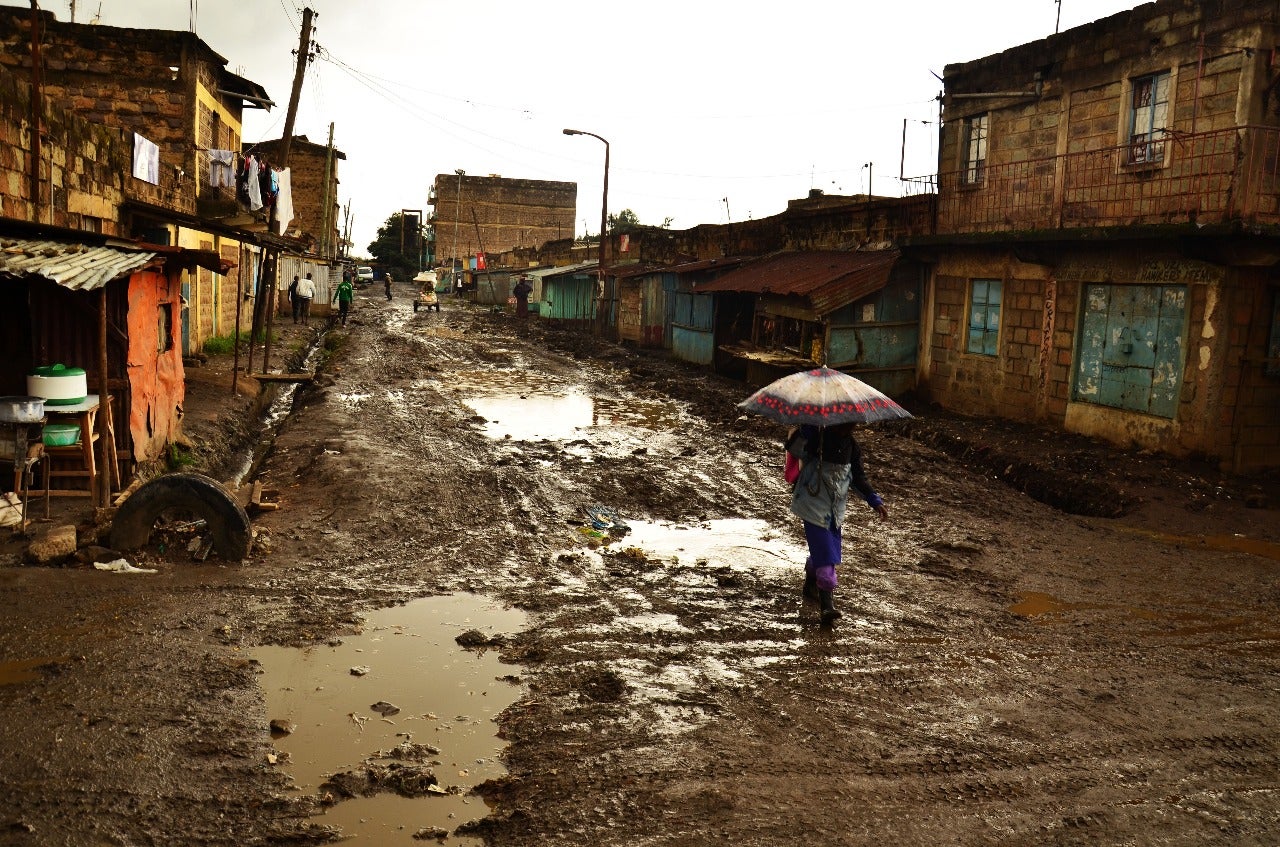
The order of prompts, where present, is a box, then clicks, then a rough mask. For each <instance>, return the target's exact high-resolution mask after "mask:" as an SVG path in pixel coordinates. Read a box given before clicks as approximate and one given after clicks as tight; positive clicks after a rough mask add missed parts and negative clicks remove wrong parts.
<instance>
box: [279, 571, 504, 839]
mask: <svg viewBox="0 0 1280 847" xmlns="http://www.w3.org/2000/svg"><path fill="white" fill-rule="evenodd" d="M524 623H525V618H524V615H523V613H521V612H518V611H514V610H508V609H503V608H502V607H500V606H497V605H495V604H493V603H491V602H489V601H487V600H485V599H483V598H481V597H478V596H475V595H453V596H446V597H432V598H427V599H423V600H416V601H413V602H411V603H409V604H406V605H404V606H399V607H394V608H389V609H382V610H379V611H378V612H375V613H372V614H370V615H369V616H368V617H367V618H366V622H365V626H364V629H363V631H362V632H361V633H360V634H359V635H356V636H352V637H348V638H346V639H344V640H343V641H342V642H341V643H336V644H335V645H332V646H328V645H326V646H320V647H312V648H308V649H304V650H299V649H294V648H284V647H264V648H260V649H258V650H256V651H254V657H255V658H256V659H257V660H258V661H259V663H260V664H261V666H262V674H263V675H262V678H261V684H262V688H263V691H264V693H265V696H266V700H267V716H268V718H269V719H270V720H273V721H288V722H289V723H290V724H292V728H293V731H292V732H291V733H290V734H287V735H279V734H276V737H275V739H274V744H275V749H276V754H277V755H278V756H279V764H280V766H281V767H282V768H284V769H285V770H286V772H287V773H288V774H289V775H290V776H291V778H292V779H293V781H294V784H295V787H296V790H297V791H299V792H300V793H303V794H310V795H315V796H317V797H321V798H324V801H325V802H334V801H336V802H334V805H331V806H329V807H328V808H327V810H326V812H325V813H324V814H323V815H319V816H317V818H316V821H317V822H318V823H322V824H324V825H327V826H334V827H339V828H341V830H342V833H343V835H344V836H345V837H347V838H348V839H350V840H351V841H352V842H353V843H360V844H378V845H384V844H385V845H393V844H405V845H409V844H421V843H423V842H422V841H421V840H415V839H414V838H413V835H414V834H415V833H418V832H420V831H422V830H429V831H430V830H434V831H440V832H449V833H452V832H453V831H454V830H455V829H456V828H457V827H458V826H459V825H461V824H463V823H466V822H469V821H474V820H478V819H480V818H482V817H484V816H485V815H486V814H487V813H488V811H489V810H488V808H487V807H486V805H485V803H484V802H483V801H482V800H481V799H480V798H478V797H474V796H467V794H468V792H469V791H470V790H471V789H472V788H473V787H474V786H476V785H477V784H479V783H481V782H483V781H484V780H487V779H492V778H494V777H498V776H501V775H502V774H504V773H505V768H504V767H503V766H502V764H501V763H500V762H499V760H498V756H499V754H500V753H501V751H502V749H503V747H504V746H505V745H504V743H503V742H502V741H500V740H499V739H498V738H497V736H496V732H497V727H496V725H495V724H494V722H493V721H494V718H495V717H496V716H497V715H498V714H499V713H500V712H501V711H502V710H503V709H505V708H507V707H508V706H510V705H511V704H512V703H514V702H515V701H516V700H517V699H518V698H519V696H520V694H521V693H522V690H521V686H520V685H519V683H518V679H517V678H516V677H515V676H514V675H513V670H514V669H513V668H512V667H511V666H510V665H504V664H501V663H500V662H499V661H498V655H497V651H496V650H493V649H489V650H483V649H482V650H474V649H473V650H464V649H463V648H462V647H460V646H459V645H458V644H457V642H456V641H455V639H456V638H457V637H458V636H459V635H461V634H462V633H464V632H468V631H470V630H477V631H479V632H480V633H481V634H482V635H484V636H485V637H486V638H489V639H492V638H493V637H494V636H499V635H502V634H504V633H511V632H515V631H517V630H519V629H520V628H522V627H523V626H524ZM374 773H376V774H379V775H381V776H383V777H388V778H387V779H381V778H378V779H370V778H368V775H369V774H374ZM335 774H348V776H347V777H340V778H339V779H338V780H331V777H333V775H335ZM406 774H409V775H411V776H409V777H406ZM352 775H354V776H352ZM432 778H434V780H435V784H429V783H431V781H432ZM375 783H376V784H375ZM352 786H355V787H356V788H357V790H356V791H354V792H351V791H350V790H349V789H350V788H351V787H352ZM374 789H377V790H376V791H375V790H374ZM366 791H367V792H368V793H370V795H371V796H355V797H350V798H348V799H342V797H344V796H345V795H346V794H347V793H355V794H357V795H359V794H362V793H365V792H366ZM397 791H404V793H408V794H411V795H413V796H408V797H406V796H401V794H399V793H396V792H397ZM326 795H328V796H327V798H326ZM444 843H446V844H450V845H479V844H480V843H481V842H480V841H478V840H475V839H470V838H465V837H458V836H450V837H449V838H448V839H447V840H446V841H445V842H444Z"/></svg>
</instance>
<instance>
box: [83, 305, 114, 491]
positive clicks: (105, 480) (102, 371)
mask: <svg viewBox="0 0 1280 847" xmlns="http://www.w3.org/2000/svg"><path fill="white" fill-rule="evenodd" d="M110 408H111V384H110V379H109V378H108V374H107V286H106V285H104V286H102V288H100V289H99V290H98V417H97V419H96V420H95V422H94V424H95V426H96V427H97V429H98V449H99V450H100V451H101V456H102V460H101V461H100V462H98V468H99V473H98V490H97V491H94V492H90V493H91V494H92V496H93V497H94V498H95V502H96V504H97V505H99V506H102V507H104V508H105V507H107V506H110V505H111V471H110V469H109V468H108V462H109V461H110V459H111V457H110V454H109V453H108V451H107V439H108V438H110V437H112V436H111V426H110V416H111V412H110ZM80 437H81V438H89V439H92V438H93V434H92V433H88V432H82V433H81V434H80ZM89 449H90V450H92V449H93V448H92V446H90V448H89Z"/></svg>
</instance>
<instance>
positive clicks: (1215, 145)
mask: <svg viewBox="0 0 1280 847" xmlns="http://www.w3.org/2000/svg"><path fill="white" fill-rule="evenodd" d="M1161 146H1162V148H1163V149H1162V151H1161V153H1162V155H1161V156H1160V157H1159V160H1158V161H1151V159H1152V158H1154V157H1151V156H1135V155H1134V151H1133V149H1132V148H1131V147H1130V146H1129V145H1120V146H1117V147H1108V148H1105V149H1102V150H1092V151H1087V152H1082V153H1068V154H1065V155H1062V156H1052V157H1047V158H1043V159H1031V160H1028V161H1023V162H1013V163H1008V164H995V165H988V166H987V167H986V168H985V171H984V174H983V179H982V181H981V182H980V183H978V184H972V183H971V182H966V177H970V179H971V178H972V175H971V173H969V172H967V171H955V172H952V173H944V174H940V175H939V176H938V177H936V178H933V177H926V178H923V179H920V180H913V181H910V182H909V184H908V186H907V188H908V193H925V192H928V191H930V190H936V191H937V197H938V200H937V203H938V216H937V229H936V232H937V233H938V234H947V233H979V232H1007V231H1014V230H1043V229H1067V228H1079V227H1110V226H1134V225H1140V224H1172V223H1198V224H1201V225H1204V224H1212V223H1225V222H1229V221H1241V222H1244V223H1249V224H1280V129H1277V128H1274V127H1261V126H1248V127H1238V128H1232V129H1228V130H1219V131H1215V132H1205V133H1196V134H1194V135H1192V134H1174V133H1169V134H1167V136H1166V138H1165V140H1164V141H1163V142H1162V144H1161ZM1150 148H1151V145H1146V147H1145V148H1144V149H1146V150H1148V151H1149V150H1150Z"/></svg>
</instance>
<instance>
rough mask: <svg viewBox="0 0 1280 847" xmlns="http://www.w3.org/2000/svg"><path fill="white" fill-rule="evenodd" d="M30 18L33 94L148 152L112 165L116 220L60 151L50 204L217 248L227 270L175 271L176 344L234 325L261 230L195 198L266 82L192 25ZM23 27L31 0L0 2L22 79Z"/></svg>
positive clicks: (135, 230) (142, 233) (136, 234)
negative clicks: (241, 71)
mask: <svg viewBox="0 0 1280 847" xmlns="http://www.w3.org/2000/svg"><path fill="white" fill-rule="evenodd" d="M38 21H39V28H40V30H41V32H40V36H41V37H40V44H41V48H40V56H41V63H42V67H41V74H40V76H41V78H42V83H41V96H42V98H43V100H44V102H46V103H47V104H48V105H49V107H50V109H51V110H53V111H54V112H60V113H64V114H70V115H76V116H77V117H79V118H81V119H83V120H84V121H86V122H88V123H90V124H95V125H99V126H101V127H104V128H110V129H114V130H123V131H125V132H126V133H128V134H129V136H130V138H129V143H130V144H132V145H133V150H132V164H133V165H134V167H135V168H136V167H137V166H138V164H139V158H140V156H150V155H152V153H153V154H154V158H153V159H152V161H153V163H154V164H153V165H152V166H151V167H150V168H149V169H148V168H145V167H144V168H142V172H143V173H145V174H146V176H142V177H140V176H136V175H135V174H134V172H133V171H134V168H131V169H129V170H125V171H123V172H121V173H120V174H119V185H120V188H119V190H120V191H121V192H122V194H123V199H122V202H121V203H120V205H119V212H118V218H117V220H115V221H107V220H106V215H105V212H106V211H107V207H106V206H104V205H102V204H101V203H100V202H94V201H91V200H87V199H85V197H84V196H81V195H78V194H76V193H73V191H72V190H71V186H69V185H68V184H67V183H70V182H72V181H73V180H72V179H71V178H70V176H69V173H68V170H67V168H66V165H65V163H61V162H57V161H52V162H51V163H50V165H49V172H48V175H47V177H45V178H47V179H48V180H49V183H50V189H49V195H50V197H49V205H50V206H51V207H52V209H54V210H55V211H61V210H65V213H66V215H67V218H68V222H78V223H79V224H80V225H81V227H83V228H85V229H89V230H98V231H115V232H116V234H118V235H121V236H126V237H131V238H138V239H140V240H142V241H145V242H148V243H153V244H160V245H174V246H181V247H187V248H192V249H197V250H206V251H212V252H213V253H216V254H218V255H219V256H222V257H223V259H224V260H225V261H224V264H225V266H226V272H225V273H214V272H212V271H211V270H208V269H201V270H199V271H198V272H197V271H192V272H191V273H190V275H189V276H188V277H187V278H184V279H183V281H182V287H183V292H184V299H185V300H186V302H187V304H188V305H187V311H186V314H184V315H183V319H182V328H183V333H182V345H183V350H184V352H194V351H198V350H199V349H200V347H201V345H202V344H203V342H204V341H205V340H206V339H208V338H210V337H213V336H216V335H226V334H229V333H231V332H232V331H233V330H234V325H235V324H234V322H235V314H236V307H237V303H238V302H239V299H240V298H239V296H238V292H239V287H240V284H241V274H244V275H245V280H244V283H245V285H246V286H247V285H250V284H251V282H252V278H253V277H252V274H253V272H254V271H253V268H254V267H255V266H256V261H257V259H256V258H255V257H256V255H257V252H258V251H257V249H256V248H255V247H253V246H252V245H257V244H261V243H262V236H261V235H259V234H257V233H254V232H252V231H250V230H249V229H247V228H243V227H241V226H238V225H236V224H235V223H234V222H230V221H225V222H224V221H218V220H215V219H213V218H212V217H211V216H209V215H208V214H207V209H203V208H202V207H201V202H200V201H201V195H202V194H206V195H207V194H208V193H209V192H210V190H211V189H210V186H209V183H210V175H211V171H210V166H209V151H210V150H231V151H238V150H239V148H240V134H241V117H242V113H243V110H244V109H245V108H268V107H270V106H271V105H273V104H272V103H271V101H270V99H269V98H268V96H267V94H266V92H265V91H264V90H263V89H262V87H261V86H259V85H257V84H256V83H253V82H251V81H249V80H246V79H244V78H242V77H240V76H237V75H236V74H234V73H231V72H230V71H229V70H227V67H226V65H227V60H226V59H225V58H223V57H222V56H220V55H219V54H218V53H216V52H215V51H214V50H213V49H212V48H211V47H209V45H207V44H206V43H205V42H204V41H202V40H201V39H200V38H198V37H197V36H196V35H194V34H192V33H188V32H173V31H165V30H146V29H129V28H120V27H106V26H98V25H93V24H76V23H67V22H62V21H58V20H57V19H56V18H55V17H54V15H53V14H52V13H51V12H39V13H38ZM31 36H32V13H31V11H30V10H29V9H24V8H20V7H12V6H0V48H2V49H0V67H6V68H8V69H10V70H11V71H12V72H13V73H14V75H15V76H16V77H20V78H22V79H24V80H30V79H31V62H32V59H31V56H32V51H31V41H32V39H31ZM151 145H154V147H151ZM140 151H141V152H140ZM75 167H76V166H75V165H74V164H73V166H72V170H71V171H70V174H72V175H75V174H76V172H75V170H74V168H75ZM76 176H77V177H78V175H76ZM143 186H145V187H143ZM95 210H96V212H97V213H95ZM72 216H77V217H76V218H75V219H74V221H73V218H72Z"/></svg>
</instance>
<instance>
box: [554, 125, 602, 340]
mask: <svg viewBox="0 0 1280 847" xmlns="http://www.w3.org/2000/svg"><path fill="white" fill-rule="evenodd" d="M564 134H565V135H589V136H591V137H592V138H595V139H597V140H599V141H602V142H604V197H603V199H601V201H600V270H599V271H598V273H599V276H600V300H601V311H603V302H604V233H605V229H606V228H607V227H608V226H609V142H608V140H607V139H605V138H602V137H600V136H599V135H596V134H595V133H594V132H583V131H582V130H580V129H566V130H564ZM598 317H599V318H600V320H601V321H603V320H604V316H603V315H600V316H598Z"/></svg>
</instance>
